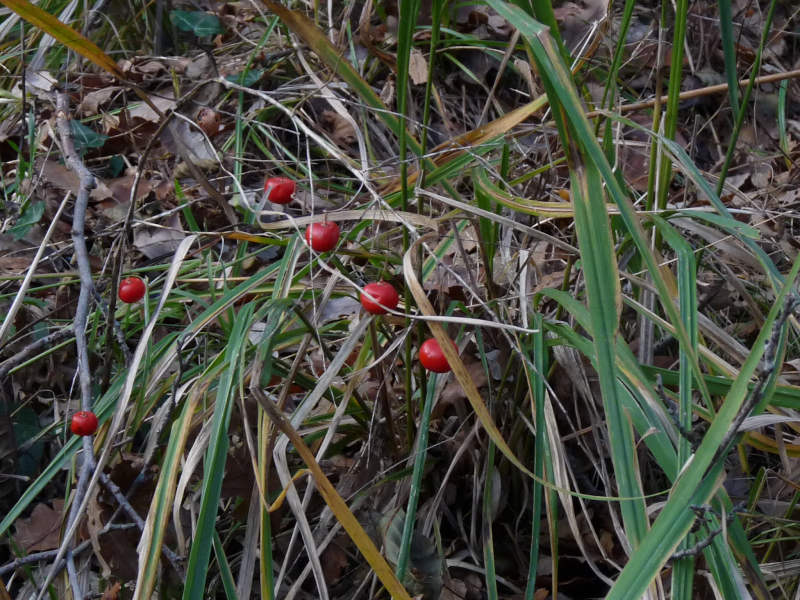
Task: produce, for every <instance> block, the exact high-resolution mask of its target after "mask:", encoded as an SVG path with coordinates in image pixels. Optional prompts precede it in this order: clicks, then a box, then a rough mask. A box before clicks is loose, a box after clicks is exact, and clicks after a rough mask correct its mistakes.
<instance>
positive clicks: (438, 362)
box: [419, 338, 458, 373]
mask: <svg viewBox="0 0 800 600" xmlns="http://www.w3.org/2000/svg"><path fill="white" fill-rule="evenodd" d="M450 343H451V344H453V347H454V348H456V351H458V347H457V346H456V345H455V344H454V343H453V342H452V341H451V342H450ZM419 362H420V363H422V366H423V367H425V368H426V369H428V371H433V372H434V373H447V372H448V371H449V370H450V364H449V363H448V362H447V358H445V355H444V352H442V348H441V346H439V342H437V341H436V338H428V339H427V340H425V341H424V342H422V346H420V347H419Z"/></svg>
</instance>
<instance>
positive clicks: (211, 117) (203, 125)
mask: <svg viewBox="0 0 800 600" xmlns="http://www.w3.org/2000/svg"><path fill="white" fill-rule="evenodd" d="M197 124H198V125H200V129H202V130H203V131H205V133H206V135H207V136H209V137H213V136H215V135H217V133H219V130H220V128H221V126H222V120H221V118H220V116H219V113H218V112H217V111H215V110H212V109H210V108H203V109H202V110H201V111H200V112H199V113H198V115H197Z"/></svg>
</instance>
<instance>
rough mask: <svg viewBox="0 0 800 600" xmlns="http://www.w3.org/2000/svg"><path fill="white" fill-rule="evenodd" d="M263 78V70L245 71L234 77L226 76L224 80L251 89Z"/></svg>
mask: <svg viewBox="0 0 800 600" xmlns="http://www.w3.org/2000/svg"><path fill="white" fill-rule="evenodd" d="M263 76H264V69H255V70H249V69H248V70H246V71H242V72H241V73H237V74H235V75H228V76H227V77H226V78H225V79H227V80H228V81H230V82H231V83H236V84H239V85H243V86H245V87H252V86H253V85H255V84H256V83H257V82H258V80H259V79H261V78H262V77H263Z"/></svg>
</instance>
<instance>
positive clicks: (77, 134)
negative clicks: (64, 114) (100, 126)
mask: <svg viewBox="0 0 800 600" xmlns="http://www.w3.org/2000/svg"><path fill="white" fill-rule="evenodd" d="M69 128H70V131H71V132H72V139H73V141H74V142H75V150H76V151H77V152H78V154H83V153H84V152H86V150H87V149H88V148H102V147H103V144H105V143H106V140H107V139H108V136H107V135H104V134H102V133H97V132H96V131H95V130H94V129H91V128H89V127H87V126H86V125H84V124H83V123H81V122H80V121H75V120H72V121H70V122H69Z"/></svg>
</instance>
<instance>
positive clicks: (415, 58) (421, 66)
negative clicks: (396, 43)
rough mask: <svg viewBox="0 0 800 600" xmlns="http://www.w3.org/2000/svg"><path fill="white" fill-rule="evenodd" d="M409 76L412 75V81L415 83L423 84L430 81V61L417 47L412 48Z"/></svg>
mask: <svg viewBox="0 0 800 600" xmlns="http://www.w3.org/2000/svg"><path fill="white" fill-rule="evenodd" d="M408 76H409V77H411V83H413V84H414V85H422V84H423V83H425V82H426V81H428V63H427V61H426V60H425V57H424V56H423V55H422V52H420V51H419V50H418V49H417V48H412V49H411V56H410V57H409V63H408Z"/></svg>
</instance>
